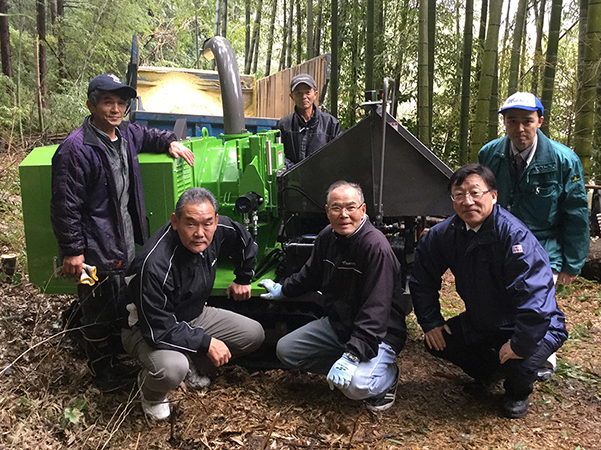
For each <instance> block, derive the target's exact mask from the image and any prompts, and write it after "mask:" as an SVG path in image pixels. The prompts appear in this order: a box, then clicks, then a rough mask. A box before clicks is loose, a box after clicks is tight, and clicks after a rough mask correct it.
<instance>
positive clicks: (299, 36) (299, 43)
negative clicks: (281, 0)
mask: <svg viewBox="0 0 601 450" xmlns="http://www.w3.org/2000/svg"><path fill="white" fill-rule="evenodd" d="M302 60H303V15H302V13H301V2H300V0H296V64H300V63H301V62H302Z"/></svg>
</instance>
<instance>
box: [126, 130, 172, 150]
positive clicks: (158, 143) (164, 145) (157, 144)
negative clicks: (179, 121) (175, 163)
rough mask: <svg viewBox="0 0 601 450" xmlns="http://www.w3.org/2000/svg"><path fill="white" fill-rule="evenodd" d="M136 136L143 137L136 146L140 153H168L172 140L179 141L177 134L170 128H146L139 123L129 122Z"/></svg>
mask: <svg viewBox="0 0 601 450" xmlns="http://www.w3.org/2000/svg"><path fill="white" fill-rule="evenodd" d="M128 126H129V127H130V128H132V133H133V135H134V136H135V137H136V138H141V142H139V143H138V145H137V146H136V148H137V149H138V153H168V152H169V146H170V145H171V143H172V142H174V141H177V136H176V135H175V133H174V132H173V131H170V130H159V129H157V128H146V127H143V126H140V125H138V124H137V123H130V124H128Z"/></svg>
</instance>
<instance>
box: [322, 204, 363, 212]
mask: <svg viewBox="0 0 601 450" xmlns="http://www.w3.org/2000/svg"><path fill="white" fill-rule="evenodd" d="M361 206H363V203H361V204H360V205H359V206H355V205H351V206H346V207H342V206H339V205H333V206H328V210H329V211H330V212H332V213H334V214H342V212H343V211H346V213H347V214H349V215H350V214H353V213H355V212H357V211H358V210H359V208H361Z"/></svg>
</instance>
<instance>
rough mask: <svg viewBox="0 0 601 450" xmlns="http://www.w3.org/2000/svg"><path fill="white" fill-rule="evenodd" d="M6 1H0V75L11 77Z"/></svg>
mask: <svg viewBox="0 0 601 450" xmlns="http://www.w3.org/2000/svg"><path fill="white" fill-rule="evenodd" d="M7 14H8V0H0V53H1V54H2V73H3V74H4V75H6V76H7V77H9V78H12V76H13V68H12V64H11V61H10V29H9V27H8V16H7Z"/></svg>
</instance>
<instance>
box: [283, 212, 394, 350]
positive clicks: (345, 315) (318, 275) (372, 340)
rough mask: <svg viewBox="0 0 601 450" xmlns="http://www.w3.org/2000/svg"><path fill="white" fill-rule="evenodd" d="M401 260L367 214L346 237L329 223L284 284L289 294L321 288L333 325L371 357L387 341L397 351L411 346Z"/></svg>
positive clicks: (349, 344)
mask: <svg viewBox="0 0 601 450" xmlns="http://www.w3.org/2000/svg"><path fill="white" fill-rule="evenodd" d="M399 271H400V264H399V261H398V259H397V258H396V256H395V254H394V252H393V251H392V248H391V247H390V244H389V242H388V240H387V239H386V237H385V236H384V235H383V234H382V232H380V231H379V230H377V229H376V228H375V227H374V226H373V225H372V224H371V223H370V222H369V219H368V217H367V216H365V220H364V222H363V223H362V224H361V225H360V226H359V228H358V229H357V230H356V231H355V232H354V233H352V234H350V235H348V236H341V235H339V234H337V233H336V232H334V230H332V226H331V225H328V226H327V227H325V228H324V229H323V230H322V231H321V232H320V233H319V235H318V236H317V239H316V240H315V247H314V248H313V253H312V254H311V258H309V260H308V261H307V263H306V264H305V265H304V266H303V267H302V269H301V270H300V272H297V273H295V274H294V275H292V276H290V277H288V278H287V279H286V281H284V283H283V285H282V292H283V293H284V295H286V296H287V297H294V296H298V295H301V294H304V293H306V292H310V291H313V292H317V291H319V292H320V293H321V294H322V296H323V306H324V309H325V310H326V312H327V314H328V318H329V319H330V324H331V325H332V328H333V329H334V331H335V332H336V334H337V335H338V337H339V338H340V340H342V341H343V342H345V343H346V348H345V350H346V351H349V352H351V353H353V354H354V355H357V356H359V358H361V360H362V361H368V360H370V359H371V358H373V357H374V356H376V355H377V354H378V346H379V345H380V343H381V342H386V343H387V344H388V345H390V346H391V347H392V348H393V350H394V351H395V352H397V353H398V352H400V351H401V350H402V348H403V345H404V344H405V336H406V328H405V314H404V313H403V310H402V307H401V302H400V289H399Z"/></svg>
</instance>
